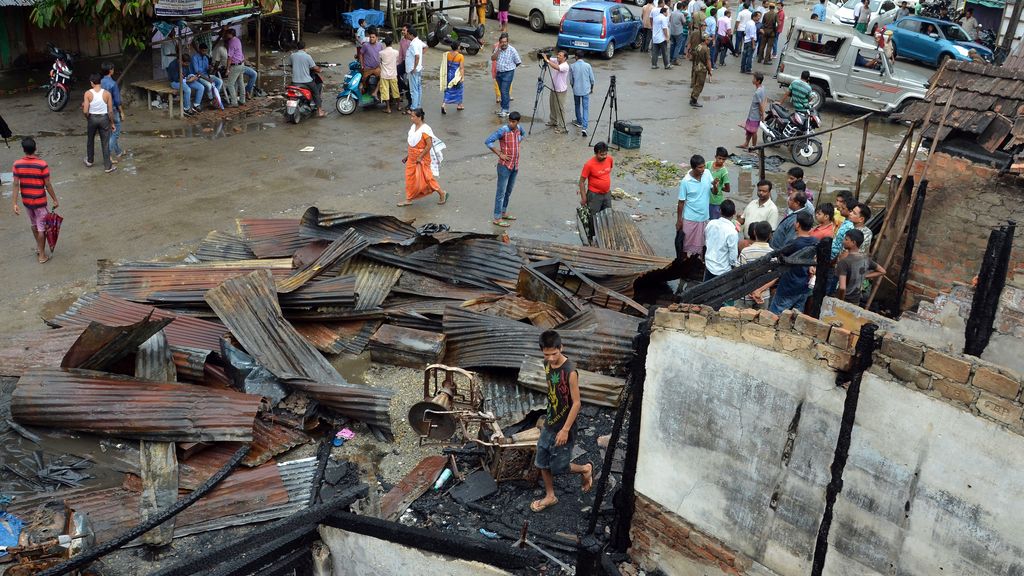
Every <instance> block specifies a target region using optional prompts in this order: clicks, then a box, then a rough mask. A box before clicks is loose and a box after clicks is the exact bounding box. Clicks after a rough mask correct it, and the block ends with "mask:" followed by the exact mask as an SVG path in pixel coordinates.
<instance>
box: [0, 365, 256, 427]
mask: <svg viewBox="0 0 1024 576" xmlns="http://www.w3.org/2000/svg"><path fill="white" fill-rule="evenodd" d="M262 402H263V399H262V398H260V397H259V396H252V395H249V394H242V393H240V392H234V391H231V390H217V389H211V388H206V387H203V386H194V385H191V384H171V383H167V382H156V381H151V380H142V379H137V378H129V377H127V376H118V375H114V374H106V373H103V372H91V371H88V370H57V369H40V370H31V371H29V372H26V373H25V375H23V376H22V377H21V379H20V380H18V386H17V388H15V390H14V396H13V398H12V400H11V415H12V416H13V417H14V419H15V420H16V421H18V422H20V423H22V424H29V425H33V426H43V427H47V428H65V429H67V430H79V431H82V432H91V433H94V434H106V435H111V436H118V437H121V438H140V439H146V440H163V441H167V442H171V441H203V440H208V441H217V440H237V441H243V442H248V441H250V440H252V427H253V421H254V420H255V419H256V412H257V411H258V410H259V408H260V406H261V404H262Z"/></svg>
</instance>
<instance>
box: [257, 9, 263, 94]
mask: <svg viewBox="0 0 1024 576" xmlns="http://www.w3.org/2000/svg"><path fill="white" fill-rule="evenodd" d="M262 28H263V10H262V9H260V11H259V12H257V13H256V79H257V82H258V81H259V77H260V60H261V58H260V57H261V56H262V49H263V31H262ZM257 86H258V84H257Z"/></svg>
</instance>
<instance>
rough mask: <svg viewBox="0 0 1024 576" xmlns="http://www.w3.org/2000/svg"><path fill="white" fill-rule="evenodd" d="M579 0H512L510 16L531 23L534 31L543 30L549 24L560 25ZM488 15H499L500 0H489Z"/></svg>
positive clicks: (509, 9) (490, 16) (509, 10)
mask: <svg viewBox="0 0 1024 576" xmlns="http://www.w3.org/2000/svg"><path fill="white" fill-rule="evenodd" d="M578 1H579V0H512V1H511V2H509V8H508V15H509V18H510V19H511V18H520V19H523V20H526V21H527V22H528V23H529V24H530V29H531V30H533V31H534V32H543V31H544V29H545V28H547V27H549V26H558V24H559V23H560V22H561V21H562V16H565V13H566V12H568V11H569V8H572V5H573V4H575V3H576V2H578ZM487 17H488V18H497V17H498V0H488V2H487Z"/></svg>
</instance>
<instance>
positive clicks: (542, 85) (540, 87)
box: [526, 58, 569, 134]
mask: <svg viewBox="0 0 1024 576" xmlns="http://www.w3.org/2000/svg"><path fill="white" fill-rule="evenodd" d="M545 75H547V77H548V78H551V66H548V63H547V61H546V60H544V58H541V59H540V74H539V75H538V76H537V95H536V96H535V97H534V99H533V114H532V115H531V116H530V128H529V130H527V131H526V133H527V134H533V122H534V121H535V120H536V119H537V107H538V106H539V105H540V97H541V94H543V93H544V90H545V89H546V90H548V91H550V92H551V93H552V94H554V93H555V89H554V84H555V82H554V79H553V78H551V85H550V86H549V85H548V84H547V83H546V82H545V81H544V76H545ZM558 122H559V124H561V126H562V130H564V131H565V132H569V129H568V128H566V127H565V111H563V110H562V107H561V106H559V107H558Z"/></svg>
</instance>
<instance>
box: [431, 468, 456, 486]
mask: <svg viewBox="0 0 1024 576" xmlns="http://www.w3.org/2000/svg"><path fill="white" fill-rule="evenodd" d="M451 477H452V471H451V468H445V469H444V471H443V472H441V476H440V477H439V478H438V479H437V481H436V482H434V490H440V489H441V488H443V487H444V485H445V483H447V482H448V480H450V479H451Z"/></svg>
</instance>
